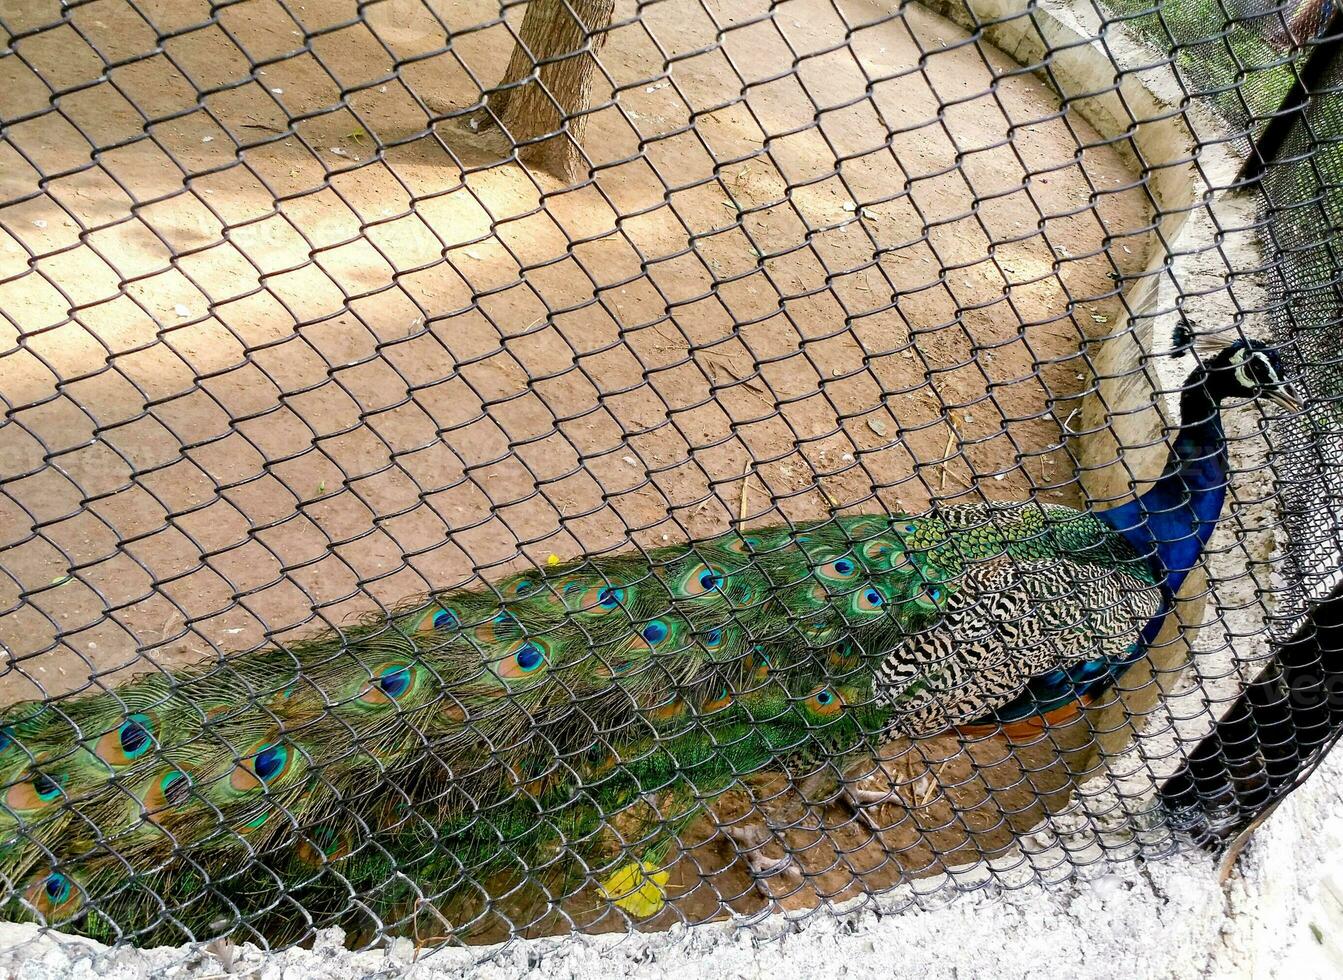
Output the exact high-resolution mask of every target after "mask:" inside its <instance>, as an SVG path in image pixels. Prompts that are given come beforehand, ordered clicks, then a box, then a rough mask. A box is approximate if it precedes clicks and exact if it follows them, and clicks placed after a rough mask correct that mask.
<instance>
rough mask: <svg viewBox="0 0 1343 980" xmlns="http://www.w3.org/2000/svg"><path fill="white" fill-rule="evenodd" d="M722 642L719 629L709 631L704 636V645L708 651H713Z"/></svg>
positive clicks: (721, 632)
mask: <svg viewBox="0 0 1343 980" xmlns="http://www.w3.org/2000/svg"><path fill="white" fill-rule="evenodd" d="M722 642H723V631H722V630H720V629H712V630H709V632H708V633H706V634H705V635H704V645H705V646H706V647H709V648H710V649H713V648H714V647H716V646H718V645H719V644H720V643H722Z"/></svg>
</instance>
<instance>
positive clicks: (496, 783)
mask: <svg viewBox="0 0 1343 980" xmlns="http://www.w3.org/2000/svg"><path fill="white" fill-rule="evenodd" d="M1259 397H1264V398H1267V399H1270V400H1272V401H1274V402H1276V403H1278V404H1279V405H1281V406H1283V407H1285V408H1288V409H1295V408H1297V407H1299V403H1298V402H1297V400H1296V398H1295V397H1294V395H1293V393H1292V391H1291V389H1290V387H1289V386H1288V385H1287V383H1286V381H1285V380H1284V372H1283V369H1282V365H1281V363H1280V361H1279V358H1278V355H1277V354H1276V352H1275V351H1274V350H1273V349H1271V348H1269V347H1267V346H1265V345H1263V344H1261V343H1258V342H1255V341H1252V340H1244V339H1241V340H1237V341H1236V342H1234V343H1230V344H1227V345H1223V346H1222V347H1221V349H1219V350H1218V351H1216V353H1215V354H1210V355H1208V356H1202V357H1200V358H1199V363H1198V364H1197V366H1196V367H1195V368H1194V370H1193V372H1192V373H1191V374H1190V375H1189V377H1188V380H1187V382H1186V384H1185V387H1184V391H1183V394H1182V397H1181V403H1180V421H1181V425H1180V428H1179V431H1178V434H1177V436H1176V438H1175V440H1174V444H1173V448H1172V451H1171V454H1170V459H1169V462H1168V464H1167V466H1166V467H1165V470H1164V472H1163V474H1162V475H1161V477H1160V479H1159V480H1157V482H1156V483H1155V484H1154V485H1153V486H1152V487H1151V489H1149V490H1147V491H1146V492H1145V493H1143V494H1142V495H1141V496H1139V497H1137V498H1136V499H1134V500H1132V501H1131V502H1129V503H1127V504H1125V505H1123V506H1119V507H1115V508H1113V509H1110V510H1105V511H1102V512H1091V511H1079V510H1075V509H1071V508H1068V507H1065V506H1061V505H1050V504H1043V503H1039V502H1036V501H1033V500H1031V501H1025V502H1019V503H998V502H994V503H980V504H973V505H957V506H946V507H938V508H935V509H934V510H933V511H931V512H930V513H927V514H923V515H918V516H913V515H902V514H880V515H872V514H866V515H858V516H835V517H832V518H830V519H828V520H824V521H817V522H810V523H798V524H792V525H789V526H783V527H770V528H760V529H747V530H734V531H731V532H729V533H726V534H723V535H721V536H720V537H717V538H715V539H713V540H708V541H699V542H694V543H690V544H681V545H673V546H668V547H662V548H658V549H654V550H648V551H638V552H631V553H627V554H617V555H614V556H606V557H600V558H595V557H584V558H580V559H578V560H575V561H571V562H566V563H560V564H557V565H554V566H547V567H544V568H542V569H538V570H535V571H528V572H524V573H521V574H516V575H513V576H511V577H508V578H505V579H503V580H501V581H497V582H494V583H491V584H489V585H488V586H486V587H482V588H479V589H475V590H460V591H450V592H443V593H435V594H432V595H429V596H427V597H422V598H419V599H416V600H414V601H411V602H407V603H406V604H404V605H403V606H400V607H398V608H397V609H395V610H394V611H392V612H391V613H390V614H382V615H379V616H376V617H371V618H365V619H363V620H360V621H358V622H357V623H354V624H353V625H351V626H349V627H345V628H340V629H338V630H336V631H334V632H330V633H326V634H322V635H318V636H313V637H310V638H307V639H305V640H303V641H301V642H295V643H276V644H274V645H273V646H270V647H268V648H265V649H261V650H259V651H253V652H249V653H246V654H240V655H237V656H233V657H225V658H217V659H214V660H210V661H208V662H204V663H200V664H197V665H196V666H193V667H190V668H187V669H182V670H178V671H173V672H166V671H159V672H156V673H152V674H148V675H145V676H140V677H138V678H134V679H132V680H130V681H128V682H127V683H124V684H122V685H121V686H118V687H116V688H115V689H111V690H108V691H107V692H106V693H101V694H98V695H93V696H81V697H73V698H68V699H64V700H61V699H53V700H47V701H42V702H27V703H21V704H17V705H14V706H11V707H10V708H8V709H7V710H6V711H5V712H4V713H3V715H2V716H0V792H2V794H3V795H2V796H0V801H2V804H3V805H2V806H0V875H3V879H4V883H5V892H4V895H5V901H6V912H7V915H8V916H10V917H11V918H20V919H30V920H36V921H38V922H40V923H43V924H46V925H49V926H51V927H56V928H60V929H63V930H67V931H73V932H78V933H82V934H84V935H88V936H91V937H94V938H97V939H101V940H104V941H120V942H130V943H139V944H147V943H151V942H153V943H161V942H181V941H183V940H191V939H195V940H200V939H202V938H204V937H207V936H213V937H217V936H230V937H240V936H241V937H245V938H250V939H254V940H256V941H260V942H265V943H268V944H271V945H279V944H288V943H292V942H297V941H302V940H303V939H305V938H306V937H310V936H311V935H312V934H313V931H314V930H315V929H317V928H322V927H325V926H330V925H341V926H343V927H345V928H346V929H347V930H350V929H354V930H355V931H356V932H359V931H360V930H362V931H363V934H370V933H372V934H378V935H381V934H386V933H389V932H397V931H409V930H410V927H411V926H413V925H414V924H415V923H416V922H417V921H419V920H420V917H422V916H423V915H424V914H425V912H426V910H436V913H437V914H438V915H439V917H440V919H442V918H443V917H444V916H446V915H448V913H447V912H444V911H442V910H446V909H450V908H453V907H454V904H453V903H454V901H455V900H458V899H461V898H462V897H463V896H467V897H471V896H476V897H481V896H486V895H498V894H506V893H520V892H522V891H529V892H531V893H532V898H533V900H534V901H536V902H538V903H539V904H540V905H541V906H542V907H545V908H549V909H552V910H553V909H556V908H559V907H560V906H561V904H562V903H563V902H564V901H566V900H569V899H572V898H574V897H575V896H577V895H579V894H580V893H581V894H584V895H588V896H591V897H593V898H595V899H597V900H600V901H605V902H606V903H607V904H608V906H609V907H610V908H611V909H614V910H619V912H620V914H622V915H625V916H627V917H628V918H629V920H631V921H633V920H637V919H638V918H639V917H640V916H646V915H649V914H651V913H652V912H653V911H656V910H657V909H658V908H660V907H661V901H660V900H661V897H662V891H663V888H664V885H665V882H666V877H667V876H666V867H667V866H668V864H669V862H670V861H671V860H673V859H674V857H675V855H676V854H677V853H678V852H677V842H678V840H679V838H680V835H681V834H682V833H683V832H684V831H686V829H687V828H688V827H689V825H690V824H691V823H692V822H693V821H694V820H696V819H697V818H698V817H699V816H701V815H703V814H705V813H706V812H707V810H708V808H709V807H710V806H711V804H712V803H713V801H714V800H715V798H717V797H719V796H720V795H721V794H722V793H724V792H725V791H726V790H728V789H730V788H731V787H733V786H734V785H736V784H738V783H739V781H740V780H741V779H743V778H744V777H746V776H749V775H751V774H753V773H758V772H760V771H762V770H766V769H768V768H770V767H774V766H780V765H783V764H784V763H785V762H787V763H789V764H790V765H792V764H795V763H797V761H798V760H802V761H803V762H805V763H806V764H807V765H808V766H809V767H810V768H811V769H812V770H821V769H830V770H833V771H842V769H843V767H844V764H845V762H846V760H851V759H853V758H855V757H857V756H860V755H863V754H866V753H870V752H871V751H872V750H873V747H874V746H876V745H878V744H879V743H880V742H881V741H882V740H883V739H885V738H889V737H890V736H892V735H894V734H899V735H905V736H909V737H913V738H919V737H925V736H931V735H936V734H939V733H943V732H947V731H948V730H958V729H959V730H975V729H977V728H982V727H983V726H994V727H995V728H996V729H1000V728H1004V727H1010V726H1013V725H1019V724H1025V723H1039V722H1040V721H1041V720H1043V721H1044V722H1050V721H1056V720H1058V719H1060V718H1063V717H1066V716H1067V715H1068V714H1069V713H1074V712H1076V711H1077V710H1078V709H1079V707H1080V706H1083V705H1085V704H1087V703H1089V702H1090V701H1092V700H1093V699H1095V698H1096V697H1097V695H1098V694H1099V693H1100V692H1101V691H1102V690H1103V689H1104V688H1106V687H1107V686H1109V685H1112V684H1114V682H1115V681H1116V680H1117V679H1118V678H1119V677H1120V676H1122V674H1123V673H1124V671H1125V670H1126V669H1127V668H1128V667H1129V666H1130V665H1131V664H1133V663H1134V662H1135V661H1137V660H1138V659H1139V658H1141V657H1142V656H1143V654H1144V651H1145V650H1146V649H1147V646H1148V644H1149V643H1150V642H1151V641H1152V640H1153V638H1154V637H1155V635H1156V632H1157V630H1158V628H1159V625H1160V623H1161V620H1162V617H1163V616H1164V615H1165V614H1166V612H1167V611H1168V610H1169V609H1170V608H1171V605H1172V602H1173V597H1174V595H1175V593H1176V592H1177V591H1178V589H1179V588H1180V585H1181V583H1182V582H1183V580H1184V579H1185V577H1186V576H1187V575H1188V574H1189V572H1190V570H1191V569H1193V568H1194V566H1195V565H1196V563H1197V562H1198V560H1199V555H1200V553H1201V551H1202V550H1203V548H1204V546H1205V544H1206V543H1207V541H1208V539H1209V537H1210V535H1211V533H1212V531H1213V529H1214V527H1215V526H1216V524H1217V522H1218V519H1219V516H1220V513H1221V509H1222V503H1223V498H1224V495H1225V492H1226V487H1227V477H1228V461H1227V445H1226V438H1225V435H1224V432H1223V429H1222V423H1221V417H1220V411H1221V409H1222V408H1223V407H1224V406H1225V405H1227V404H1228V403H1229V402H1230V401H1233V400H1237V399H1251V398H1259ZM848 802H849V803H850V804H851V805H852V806H854V807H855V808H858V809H861V808H862V807H863V806H864V805H865V803H866V802H868V801H867V800H866V799H865V798H863V797H862V796H853V795H851V796H849V797H848ZM470 925H471V923H470V922H461V921H450V922H449V923H448V926H447V929H448V934H450V935H454V936H456V935H459V934H464V933H465V932H466V931H468V930H469V926H470ZM441 931H442V929H441V927H440V932H441Z"/></svg>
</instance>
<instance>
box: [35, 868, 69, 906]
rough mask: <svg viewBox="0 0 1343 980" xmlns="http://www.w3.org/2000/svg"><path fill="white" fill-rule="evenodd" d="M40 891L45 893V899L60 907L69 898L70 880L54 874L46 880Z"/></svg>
mask: <svg viewBox="0 0 1343 980" xmlns="http://www.w3.org/2000/svg"><path fill="white" fill-rule="evenodd" d="M42 890H43V891H45V892H46V893H47V898H49V899H51V901H53V902H54V903H56V904H57V905H61V904H63V903H64V902H65V900H66V899H67V898H69V897H70V879H69V878H67V877H66V876H65V875H63V874H59V873H58V874H54V875H52V876H51V877H49V878H48V879H47V880H46V882H45V884H44V885H43V886H42Z"/></svg>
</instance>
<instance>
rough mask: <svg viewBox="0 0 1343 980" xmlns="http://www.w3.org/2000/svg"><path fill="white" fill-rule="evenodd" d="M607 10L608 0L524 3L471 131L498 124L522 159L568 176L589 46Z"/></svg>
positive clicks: (574, 169)
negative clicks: (517, 30) (499, 76)
mask: <svg viewBox="0 0 1343 980" xmlns="http://www.w3.org/2000/svg"><path fill="white" fill-rule="evenodd" d="M614 10H615V0H531V2H530V3H528V4H527V13H526V15H525V16H524V17H523V19H522V34H521V40H520V42H519V43H518V44H517V45H516V46H515V47H514V48H513V57H512V58H510V59H509V62H508V70H507V71H505V72H504V77H503V80H502V81H501V82H500V83H499V85H498V86H496V88H495V89H494V90H493V91H491V92H489V93H488V94H487V96H486V109H485V110H484V112H483V113H482V114H481V116H479V117H478V121H477V123H476V125H477V128H483V125H502V126H503V128H504V130H505V132H506V133H507V134H508V136H509V137H510V138H511V140H512V142H513V144H514V145H515V146H518V156H519V158H521V159H522V161H523V162H525V163H527V164H528V165H530V166H533V167H537V168H539V169H542V170H547V171H549V172H551V173H553V174H555V175H557V176H559V177H561V178H564V179H567V180H572V179H573V178H574V177H575V176H576V175H577V174H578V171H579V167H580V164H581V163H582V159H583V158H582V155H581V154H580V152H579V149H578V139H579V136H580V135H581V134H582V131H583V126H584V123H585V122H586V118H587V117H586V116H584V115H581V113H582V112H583V111H584V110H585V109H587V102H588V89H589V87H590V85H591V82H592V72H593V69H595V68H596V66H597V59H596V51H597V50H598V49H599V48H600V47H601V46H602V44H603V43H604V42H605V41H606V34H605V29H606V28H607V27H609V26H610V25H611V16H612V14H613V13H614ZM598 31H601V32H602V33H597V32H598ZM538 77H539V78H540V83H539V84H538V83H537V78H538ZM547 136H549V137H550V138H548V139H547V138H546V137H547ZM532 141H535V142H532ZM519 144H525V145H519Z"/></svg>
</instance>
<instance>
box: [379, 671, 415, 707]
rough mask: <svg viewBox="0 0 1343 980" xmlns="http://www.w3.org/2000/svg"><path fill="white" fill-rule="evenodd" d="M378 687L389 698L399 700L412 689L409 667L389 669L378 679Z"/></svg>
mask: <svg viewBox="0 0 1343 980" xmlns="http://www.w3.org/2000/svg"><path fill="white" fill-rule="evenodd" d="M378 687H379V688H380V689H381V690H382V693H383V694H385V695H387V696H388V697H389V698H393V699H395V698H399V697H401V695H403V694H405V693H406V691H408V690H409V689H410V668H409V667H388V668H386V669H384V670H383V673H382V676H381V677H379V678H378Z"/></svg>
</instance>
